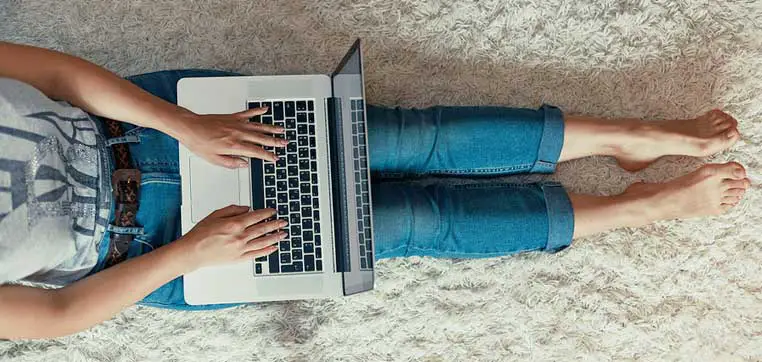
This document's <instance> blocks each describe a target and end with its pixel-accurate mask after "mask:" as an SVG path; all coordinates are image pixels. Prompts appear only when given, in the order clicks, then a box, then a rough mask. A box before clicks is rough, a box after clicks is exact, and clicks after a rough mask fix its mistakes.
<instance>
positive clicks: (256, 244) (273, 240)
mask: <svg viewBox="0 0 762 362" xmlns="http://www.w3.org/2000/svg"><path fill="white" fill-rule="evenodd" d="M286 236H288V234H287V233H285V232H282V231H281V232H279V233H275V234H271V235H267V236H263V237H261V238H256V239H254V240H251V241H249V242H248V243H246V251H254V250H261V249H264V248H266V247H268V246H270V245H273V244H277V243H279V242H280V241H281V240H283V239H285V238H286Z"/></svg>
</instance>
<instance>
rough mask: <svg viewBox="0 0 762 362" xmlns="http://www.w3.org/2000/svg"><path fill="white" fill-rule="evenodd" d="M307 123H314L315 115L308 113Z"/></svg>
mask: <svg viewBox="0 0 762 362" xmlns="http://www.w3.org/2000/svg"><path fill="white" fill-rule="evenodd" d="M307 122H309V123H315V113H310V114H308V115H307Z"/></svg>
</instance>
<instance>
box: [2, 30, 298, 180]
mask: <svg viewBox="0 0 762 362" xmlns="http://www.w3.org/2000/svg"><path fill="white" fill-rule="evenodd" d="M0 77H6V78H13V79H17V80H20V81H22V82H24V83H27V84H30V85H32V86H33V87H35V88H37V89H39V90H40V91H41V92H43V93H45V95H47V96H48V97H50V98H52V99H56V100H62V101H66V102H69V103H71V104H72V105H74V106H77V107H79V108H82V109H83V110H85V111H87V112H90V113H93V114H96V115H99V116H102V117H106V118H111V119H115V120H117V121H123V122H130V123H132V124H135V125H138V126H143V127H149V128H154V129H157V130H159V131H162V132H164V133H166V134H168V135H170V136H172V137H174V138H175V139H177V140H178V141H180V142H181V143H183V144H184V145H185V146H186V147H188V148H189V149H190V150H191V151H193V152H194V153H196V154H198V155H199V156H201V157H204V158H205V159H207V160H208V161H210V162H212V163H215V164H218V165H221V166H225V167H231V168H233V167H245V166H246V165H247V163H246V161H245V160H244V159H241V158H239V157H240V156H242V157H254V158H260V159H264V160H272V161H274V160H276V159H277V158H276V156H275V155H274V154H272V153H270V152H266V151H265V150H263V149H262V148H261V147H259V146H257V145H263V146H276V147H277V146H284V145H285V144H284V141H282V140H279V139H276V138H273V137H271V136H269V135H268V134H271V133H281V132H283V130H282V128H279V127H274V126H270V125H265V124H260V123H249V122H246V121H247V120H248V119H249V118H251V117H253V116H256V115H259V114H262V113H264V112H266V109H264V108H260V109H252V110H247V111H243V112H239V113H234V114H228V115H197V114H195V113H193V112H191V111H189V110H187V109H184V108H182V107H179V106H177V105H174V104H171V103H169V102H166V101H164V100H162V99H160V98H158V97H155V96H153V95H151V94H150V93H148V92H145V91H143V90H142V89H140V88H139V87H137V86H135V85H134V84H132V83H130V82H129V81H127V80H124V79H122V78H120V77H118V76H117V75H115V74H113V73H111V72H109V71H108V70H106V69H103V68H101V67H99V66H97V65H95V64H93V63H90V62H88V61H86V60H84V59H81V58H77V57H74V56H71V55H66V54H63V53H59V52H56V51H52V50H47V49H41V48H35V47H31V46H25V45H18V44H11V43H4V42H0ZM235 156H239V157H235Z"/></svg>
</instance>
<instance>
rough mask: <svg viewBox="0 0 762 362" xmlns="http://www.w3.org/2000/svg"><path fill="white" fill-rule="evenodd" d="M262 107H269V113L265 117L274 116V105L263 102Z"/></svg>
mask: <svg viewBox="0 0 762 362" xmlns="http://www.w3.org/2000/svg"><path fill="white" fill-rule="evenodd" d="M262 107H267V112H265V115H267V116H272V114H273V105H272V103H270V102H262Z"/></svg>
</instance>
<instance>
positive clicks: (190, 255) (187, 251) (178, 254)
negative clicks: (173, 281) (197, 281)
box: [162, 237, 201, 276]
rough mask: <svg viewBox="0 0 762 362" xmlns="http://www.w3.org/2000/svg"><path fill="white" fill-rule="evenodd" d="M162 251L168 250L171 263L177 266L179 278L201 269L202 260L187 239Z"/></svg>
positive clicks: (165, 247)
mask: <svg viewBox="0 0 762 362" xmlns="http://www.w3.org/2000/svg"><path fill="white" fill-rule="evenodd" d="M162 249H166V251H167V254H168V255H169V259H170V260H171V263H173V265H175V270H177V272H178V276H179V275H183V274H186V273H189V272H192V271H194V270H196V269H198V268H200V267H201V260H200V258H199V257H198V255H197V253H195V252H194V250H193V247H192V243H190V242H188V240H186V239H185V237H181V238H180V239H177V240H175V241H173V242H171V243H169V244H167V245H166V246H164V247H162Z"/></svg>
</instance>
